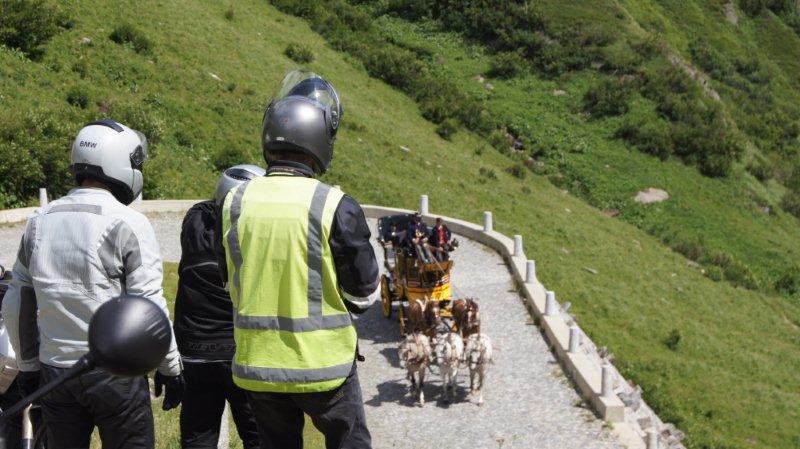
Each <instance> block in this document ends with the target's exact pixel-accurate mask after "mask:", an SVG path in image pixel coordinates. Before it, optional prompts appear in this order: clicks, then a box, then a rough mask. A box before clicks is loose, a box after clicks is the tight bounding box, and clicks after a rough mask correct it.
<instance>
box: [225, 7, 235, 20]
mask: <svg viewBox="0 0 800 449" xmlns="http://www.w3.org/2000/svg"><path fill="white" fill-rule="evenodd" d="M225 19H226V20H233V7H230V8H228V9H227V10H226V11H225Z"/></svg>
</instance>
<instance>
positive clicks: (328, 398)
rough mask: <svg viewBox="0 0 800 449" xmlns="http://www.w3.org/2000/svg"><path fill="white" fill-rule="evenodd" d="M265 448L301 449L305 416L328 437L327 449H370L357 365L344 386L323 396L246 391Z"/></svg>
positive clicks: (326, 440) (321, 394)
mask: <svg viewBox="0 0 800 449" xmlns="http://www.w3.org/2000/svg"><path fill="white" fill-rule="evenodd" d="M247 395H248V397H249V398H250V404H252V406H253V413H254V414H255V417H256V423H257V424H258V434H259V436H260V438H261V448H262V449H302V447H303V425H304V424H305V417H304V416H303V413H305V414H307V415H308V416H310V417H311V420H312V421H313V422H314V426H315V427H316V428H317V429H319V431H320V432H322V434H323V435H325V447H326V448H327V449H370V448H371V447H372V441H371V438H370V435H369V430H368V429H367V420H366V417H365V416H364V401H363V400H362V399H361V386H360V385H359V383H358V374H357V373H356V369H355V365H354V366H353V371H351V372H350V376H349V377H348V378H347V380H345V382H344V384H342V386H341V387H339V388H337V389H335V390H331V391H326V392H323V393H258V392H254V391H248V392H247Z"/></svg>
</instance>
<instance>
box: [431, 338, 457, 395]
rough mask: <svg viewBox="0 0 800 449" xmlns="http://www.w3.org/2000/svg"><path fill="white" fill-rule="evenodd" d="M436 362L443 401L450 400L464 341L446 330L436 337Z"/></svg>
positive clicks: (453, 391) (454, 387) (454, 386)
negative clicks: (439, 374)
mask: <svg viewBox="0 0 800 449" xmlns="http://www.w3.org/2000/svg"><path fill="white" fill-rule="evenodd" d="M434 353H435V354H436V364H437V365H439V372H440V373H441V375H442V393H443V395H444V400H445V402H450V397H451V392H452V393H455V389H456V381H457V378H458V366H459V365H460V364H461V359H462V357H463V356H464V341H463V340H462V339H461V336H459V335H458V334H456V333H455V332H448V333H446V334H443V335H440V336H439V338H437V339H436V347H435V349H434Z"/></svg>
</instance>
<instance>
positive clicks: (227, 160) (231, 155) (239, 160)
mask: <svg viewBox="0 0 800 449" xmlns="http://www.w3.org/2000/svg"><path fill="white" fill-rule="evenodd" d="M249 159H250V158H249V157H248V155H247V153H246V152H245V151H244V150H242V149H241V148H234V147H226V148H223V149H222V150H220V151H219V152H217V153H216V154H215V155H214V156H213V157H212V161H211V162H212V164H214V168H216V169H217V171H220V172H221V171H223V170H225V169H226V168H228V167H232V166H234V165H236V164H244V163H246V162H247V161H248V160H249Z"/></svg>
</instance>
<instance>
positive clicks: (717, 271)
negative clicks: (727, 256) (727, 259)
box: [706, 265, 725, 282]
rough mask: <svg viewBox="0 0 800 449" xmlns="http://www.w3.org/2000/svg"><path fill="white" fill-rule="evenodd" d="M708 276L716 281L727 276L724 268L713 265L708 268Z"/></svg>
mask: <svg viewBox="0 0 800 449" xmlns="http://www.w3.org/2000/svg"><path fill="white" fill-rule="evenodd" d="M706 276H707V277H708V278H709V279H711V280H712V281H714V282H719V281H721V280H722V279H723V278H724V277H725V273H724V272H723V271H722V268H720V267H717V266H714V265H712V266H710V267H708V268H706Z"/></svg>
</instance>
